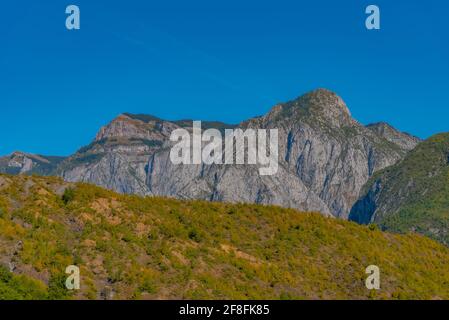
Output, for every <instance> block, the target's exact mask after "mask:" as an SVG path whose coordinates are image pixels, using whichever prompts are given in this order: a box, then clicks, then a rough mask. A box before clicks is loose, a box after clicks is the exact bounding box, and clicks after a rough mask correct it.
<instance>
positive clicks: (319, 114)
mask: <svg viewBox="0 0 449 320" xmlns="http://www.w3.org/2000/svg"><path fill="white" fill-rule="evenodd" d="M266 118H267V119H268V120H281V121H283V120H285V119H291V120H295V121H296V120H297V119H299V118H300V119H307V120H309V121H314V122H318V123H321V124H325V125H326V126H331V127H334V128H340V127H346V126H351V125H353V124H354V123H355V120H354V119H352V117H351V112H350V111H349V109H348V107H347V106H346V104H345V102H344V101H343V99H342V98H341V97H339V96H338V95H337V94H336V93H334V92H332V91H330V90H327V89H317V90H314V91H311V92H309V93H306V94H304V95H302V96H300V97H299V98H297V99H295V100H293V101H290V102H287V103H285V104H278V105H276V106H275V107H273V108H272V109H271V111H270V112H269V113H268V114H267V116H266Z"/></svg>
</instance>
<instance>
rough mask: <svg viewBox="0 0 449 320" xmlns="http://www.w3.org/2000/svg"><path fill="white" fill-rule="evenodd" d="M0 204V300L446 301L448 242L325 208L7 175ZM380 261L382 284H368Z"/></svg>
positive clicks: (0, 191)
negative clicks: (138, 192)
mask: <svg viewBox="0 0 449 320" xmlns="http://www.w3.org/2000/svg"><path fill="white" fill-rule="evenodd" d="M0 208H1V209H0V265H3V266H4V267H7V268H9V270H12V271H13V273H14V275H11V274H9V275H8V273H7V272H5V269H4V267H3V269H2V268H0V298H2V297H3V298H4V297H5V295H6V294H8V295H13V296H14V295H19V296H23V295H29V294H31V295H32V296H33V297H35V298H42V296H43V295H45V297H47V298H52V299H53V298H90V299H112V298H114V299H117V298H119V299H130V298H142V299H160V298H165V299H173V298H176V299H210V298H215V299H226V298H231V299H279V298H281V299H284V298H293V299H321V298H322V299H331V298H332V299H349V298H353V299H367V298H382V299H396V298H416V299H448V298H449V270H448V269H447V261H449V248H447V247H445V246H442V245H440V244H438V243H436V242H434V241H432V240H430V239H427V238H425V237H422V236H418V235H407V236H403V235H394V234H389V233H383V232H380V231H378V230H376V229H372V228H368V227H365V226H360V225H357V224H355V223H352V222H347V221H343V220H338V219H330V218H325V217H323V216H322V215H319V214H314V213H299V212H298V211H295V210H292V209H283V208H278V207H272V206H259V205H243V204H239V205H232V204H221V203H214V202H202V201H179V200H173V199H164V198H155V197H147V198H141V197H137V196H127V195H120V194H117V193H114V192H111V191H107V190H104V189H101V188H98V187H94V186H91V185H86V184H71V183H66V182H63V181H62V180H59V179H56V178H39V177H36V176H33V177H27V176H4V175H3V176H2V175H0ZM71 264H75V265H77V266H79V267H80V269H81V290H80V291H79V292H76V293H75V294H73V295H69V294H68V293H67V291H66V290H64V289H63V283H64V281H65V275H64V273H63V272H64V270H65V268H66V267H67V266H68V265H71ZM373 264H374V265H377V266H379V268H380V270H381V290H379V291H376V292H374V291H369V290H367V289H366V287H365V279H366V276H367V275H366V274H365V268H366V267H367V266H369V265H373ZM2 270H3V271H2ZM18 275H20V277H22V278H21V279H22V280H20V281H19V282H18V279H17V277H18ZM11 277H13V278H14V279H15V280H14V281H12V280H11ZM5 279H6V280H5ZM33 279H34V280H33ZM11 283H20V285H18V286H17V287H16V285H15V284H14V285H13V284H11ZM42 288H44V291H43V289H42ZM14 290H15V291H14ZM3 293H4V294H5V295H3ZM28 297H29V296H28Z"/></svg>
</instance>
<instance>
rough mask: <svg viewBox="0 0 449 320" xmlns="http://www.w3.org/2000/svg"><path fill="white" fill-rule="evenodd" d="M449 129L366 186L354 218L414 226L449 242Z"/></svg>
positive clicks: (390, 225) (385, 225) (405, 227)
mask: <svg viewBox="0 0 449 320" xmlns="http://www.w3.org/2000/svg"><path fill="white" fill-rule="evenodd" d="M448 161H449V133H443V134H437V135H435V136H433V137H431V138H429V139H428V140H426V141H424V142H422V143H421V144H419V145H418V146H417V147H416V148H415V149H414V150H413V151H411V152H410V153H409V154H408V155H407V156H406V157H405V159H404V160H403V161H401V162H399V163H398V164H396V165H394V166H392V167H390V168H387V169H385V170H383V171H381V172H379V173H378V174H376V175H375V176H374V177H372V178H371V179H370V180H369V182H368V183H367V184H366V186H365V187H364V189H363V191H362V193H361V197H360V199H359V200H358V201H357V203H356V204H355V205H354V207H353V208H352V210H351V213H350V219H351V220H354V221H357V222H361V223H369V222H375V223H378V224H380V225H381V226H382V227H383V228H385V229H387V230H392V231H400V232H407V231H409V230H413V231H416V232H419V233H422V234H425V235H427V236H430V237H432V238H435V239H437V240H439V241H441V242H443V243H445V244H447V245H449V162H448Z"/></svg>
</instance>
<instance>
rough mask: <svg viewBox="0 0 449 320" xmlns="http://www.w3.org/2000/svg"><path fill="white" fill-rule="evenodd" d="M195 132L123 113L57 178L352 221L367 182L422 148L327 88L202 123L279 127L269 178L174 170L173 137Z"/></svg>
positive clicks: (211, 169)
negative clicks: (250, 114) (369, 120)
mask: <svg viewBox="0 0 449 320" xmlns="http://www.w3.org/2000/svg"><path fill="white" fill-rule="evenodd" d="M191 127H192V122H191V121H188V120H183V121H165V120H162V119H159V118H156V117H153V116H146V115H132V114H122V115H120V116H118V117H117V118H116V119H114V120H113V121H112V122H111V123H110V124H108V125H107V126H105V127H103V128H101V130H100V131H99V133H98V134H97V137H96V139H95V141H94V142H93V143H92V144H91V145H89V146H87V147H84V148H82V149H80V150H79V151H78V152H77V153H76V154H75V155H73V156H71V157H69V158H67V159H65V160H64V161H63V162H61V163H60V164H59V165H58V167H57V169H56V170H55V171H54V173H56V174H58V175H60V176H62V177H63V178H64V179H66V180H67V181H71V182H77V181H83V182H90V183H94V184H97V185H100V186H102V187H106V188H109V189H113V190H115V191H118V192H122V193H136V194H140V195H162V196H170V197H177V198H183V199H206V200H213V201H228V202H250V203H260V204H276V205H280V206H284V207H293V208H297V209H300V210H305V211H319V212H321V213H323V214H325V215H332V216H335V217H341V218H347V217H348V214H349V211H350V209H351V207H352V205H353V203H354V202H355V201H356V200H357V197H358V195H359V192H360V189H361V188H362V186H363V185H364V184H365V183H366V181H367V180H368V179H369V178H370V177H371V176H372V175H373V174H374V173H375V172H377V171H379V170H381V169H383V168H385V167H387V166H390V165H392V164H394V163H396V162H397V161H399V160H400V159H402V158H403V157H404V155H405V154H406V153H407V151H408V150H410V149H412V148H413V147H414V146H415V145H416V144H417V143H418V142H419V140H418V139H417V138H414V137H412V136H410V135H407V134H403V133H401V132H398V131H397V130H395V129H394V128H392V127H390V126H388V125H385V128H386V129H385V128H384V129H380V127H379V126H375V125H372V126H368V127H365V126H363V125H361V124H360V123H358V122H357V121H356V120H354V119H353V118H352V117H351V114H350V112H349V110H348V108H347V106H346V105H345V103H344V102H343V100H342V99H341V98H340V97H338V96H337V95H336V94H335V93H333V92H330V91H328V90H325V89H318V90H315V91H313V92H310V93H308V94H306V95H304V96H302V97H300V98H298V99H296V100H293V101H291V102H287V103H285V104H279V105H277V106H275V107H274V108H273V109H272V110H271V111H270V112H269V113H268V114H266V115H264V116H262V117H258V118H253V119H250V120H248V121H245V122H242V123H241V124H239V125H238V126H233V125H227V124H224V123H219V122H203V129H207V128H217V129H220V130H223V129H226V128H235V127H238V128H241V129H243V130H245V129H247V128H254V129H278V131H279V170H278V172H277V173H276V174H275V175H272V176H261V175H259V172H258V166H257V165H204V164H202V165H174V164H173V163H172V162H171V161H170V148H171V146H172V143H171V142H170V140H169V137H170V134H171V132H172V131H173V130H174V129H178V128H191Z"/></svg>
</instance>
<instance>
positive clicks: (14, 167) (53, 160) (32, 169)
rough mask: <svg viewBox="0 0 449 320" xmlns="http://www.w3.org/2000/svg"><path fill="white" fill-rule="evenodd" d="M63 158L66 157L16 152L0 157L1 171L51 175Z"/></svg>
mask: <svg viewBox="0 0 449 320" xmlns="http://www.w3.org/2000/svg"><path fill="white" fill-rule="evenodd" d="M63 160H64V157H46V156H41V155H34V154H28V153H24V152H14V153H12V154H11V155H9V156H5V157H0V173H7V174H39V175H50V174H53V173H54V171H55V170H56V168H57V166H58V164H59V163H60V162H61V161H63Z"/></svg>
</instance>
